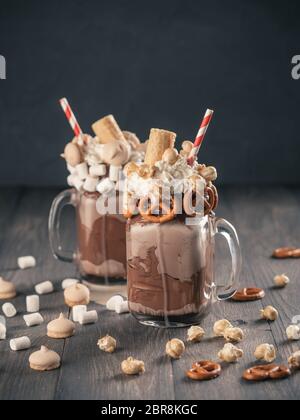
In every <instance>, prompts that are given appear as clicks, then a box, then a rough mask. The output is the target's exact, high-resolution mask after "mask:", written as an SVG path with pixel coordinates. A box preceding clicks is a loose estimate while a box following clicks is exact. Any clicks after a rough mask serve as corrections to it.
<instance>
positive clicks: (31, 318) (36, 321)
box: [23, 312, 44, 327]
mask: <svg viewBox="0 0 300 420" xmlns="http://www.w3.org/2000/svg"><path fill="white" fill-rule="evenodd" d="M23 319H24V321H25V323H26V325H27V327H35V326H36V325H41V324H42V323H43V322H44V318H43V317H42V315H41V314H40V313H39V312H36V313H35V314H30V315H24V316H23Z"/></svg>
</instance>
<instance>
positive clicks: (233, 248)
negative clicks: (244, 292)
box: [214, 218, 242, 301]
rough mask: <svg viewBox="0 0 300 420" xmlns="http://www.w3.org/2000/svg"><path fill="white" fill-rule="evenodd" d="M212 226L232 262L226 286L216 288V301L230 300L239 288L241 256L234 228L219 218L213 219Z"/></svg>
mask: <svg viewBox="0 0 300 420" xmlns="http://www.w3.org/2000/svg"><path fill="white" fill-rule="evenodd" d="M214 226H215V234H218V235H222V236H223V237H224V238H225V239H226V241H227V243H228V246H229V250H230V254H231V260H232V269H231V274H230V278H229V282H228V284H227V285H225V286H216V299H217V300H218V301H222V300H227V299H230V298H232V296H234V294H235V293H236V292H237V290H238V288H239V281H240V273H241V268H242V254H241V248H240V243H239V238H238V235H237V233H236V230H235V228H234V227H233V226H232V225H231V224H230V223H229V222H227V220H225V219H219V218H218V219H215V225H214ZM220 290H222V292H220ZM219 292H220V293H219Z"/></svg>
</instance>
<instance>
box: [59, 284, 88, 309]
mask: <svg viewBox="0 0 300 420" xmlns="http://www.w3.org/2000/svg"><path fill="white" fill-rule="evenodd" d="M64 296H65V302H66V305H68V306H69V307H71V308H73V306H77V305H88V304H89V303H90V291H89V289H88V288H87V287H86V286H84V285H83V284H80V283H78V284H74V285H73V286H70V287H68V288H67V289H65V292H64Z"/></svg>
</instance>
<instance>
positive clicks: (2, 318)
mask: <svg viewBox="0 0 300 420" xmlns="http://www.w3.org/2000/svg"><path fill="white" fill-rule="evenodd" d="M0 324H2V325H4V327H6V319H5V318H4V316H2V315H0Z"/></svg>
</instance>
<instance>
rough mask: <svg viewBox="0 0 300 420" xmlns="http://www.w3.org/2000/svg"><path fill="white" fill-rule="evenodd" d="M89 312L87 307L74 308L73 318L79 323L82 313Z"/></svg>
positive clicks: (78, 306) (77, 306)
mask: <svg viewBox="0 0 300 420" xmlns="http://www.w3.org/2000/svg"><path fill="white" fill-rule="evenodd" d="M84 312H87V306H86V305H76V306H73V308H72V318H73V321H74V322H79V318H80V316H81V314H82V313H84Z"/></svg>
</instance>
